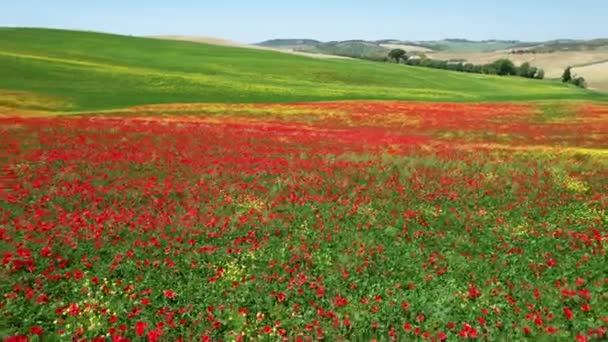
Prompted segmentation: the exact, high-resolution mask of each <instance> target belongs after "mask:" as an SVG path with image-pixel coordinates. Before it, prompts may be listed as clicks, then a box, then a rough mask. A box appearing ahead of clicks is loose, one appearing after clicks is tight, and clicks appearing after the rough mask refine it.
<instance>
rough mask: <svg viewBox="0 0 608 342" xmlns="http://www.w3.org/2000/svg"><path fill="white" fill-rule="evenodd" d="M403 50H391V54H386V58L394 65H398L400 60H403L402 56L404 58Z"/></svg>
mask: <svg viewBox="0 0 608 342" xmlns="http://www.w3.org/2000/svg"><path fill="white" fill-rule="evenodd" d="M405 53H406V52H405V50H403V49H393V50H391V52H389V53H388V56H389V57H390V58H391V59H392V60H394V61H395V63H399V61H400V60H401V58H403V56H405Z"/></svg>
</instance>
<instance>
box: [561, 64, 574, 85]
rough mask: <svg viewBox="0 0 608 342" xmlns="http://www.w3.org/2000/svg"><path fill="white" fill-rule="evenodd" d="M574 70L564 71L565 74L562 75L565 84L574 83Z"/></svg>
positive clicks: (568, 68)
mask: <svg viewBox="0 0 608 342" xmlns="http://www.w3.org/2000/svg"><path fill="white" fill-rule="evenodd" d="M571 69H572V68H570V67H567V68H566V70H564V73H563V74H562V82H564V83H568V82H571V81H572V71H571Z"/></svg>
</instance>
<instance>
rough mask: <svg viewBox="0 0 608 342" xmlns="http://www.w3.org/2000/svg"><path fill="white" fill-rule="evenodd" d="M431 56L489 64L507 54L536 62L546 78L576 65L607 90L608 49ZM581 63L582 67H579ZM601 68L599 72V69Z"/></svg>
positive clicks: (535, 64)
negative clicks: (590, 67) (588, 70)
mask: <svg viewBox="0 0 608 342" xmlns="http://www.w3.org/2000/svg"><path fill="white" fill-rule="evenodd" d="M428 56H429V57H430V58H436V59H442V60H451V59H456V60H466V61H468V62H471V63H474V64H487V63H492V62H493V61H495V60H497V59H501V58H508V59H510V60H512V61H513V62H514V63H515V64H517V65H520V64H522V63H525V62H529V63H530V64H532V65H533V66H536V67H539V68H543V69H544V70H545V76H546V77H547V78H559V77H561V75H562V74H563V72H564V69H566V68H567V67H569V66H571V67H575V70H578V69H581V70H580V71H577V72H578V73H579V74H581V75H583V76H585V78H586V79H587V81H588V82H589V83H590V84H591V85H592V86H593V87H594V88H596V89H599V90H602V91H608V87H606V84H607V83H608V76H607V75H608V72H607V70H608V69H605V68H606V65H608V64H607V63H605V62H608V49H598V50H589V51H558V52H553V53H536V54H511V53H510V51H496V52H476V53H466V52H464V53H454V52H437V53H429V54H428ZM594 64H597V66H596V67H593V68H592V69H590V71H591V72H586V71H585V69H586V68H584V66H588V65H594ZM577 66H581V67H580V68H576V67H577ZM596 71H599V72H596Z"/></svg>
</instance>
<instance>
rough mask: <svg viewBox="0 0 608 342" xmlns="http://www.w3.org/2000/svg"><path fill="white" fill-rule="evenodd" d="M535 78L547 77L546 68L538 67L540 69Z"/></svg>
mask: <svg viewBox="0 0 608 342" xmlns="http://www.w3.org/2000/svg"><path fill="white" fill-rule="evenodd" d="M535 78H537V79H539V80H542V79H544V78H545V70H543V69H538V71H537V72H536V75H535Z"/></svg>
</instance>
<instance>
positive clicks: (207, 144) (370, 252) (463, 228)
mask: <svg viewBox="0 0 608 342" xmlns="http://www.w3.org/2000/svg"><path fill="white" fill-rule="evenodd" d="M0 191H1V195H0V196H2V197H0V259H1V264H0V294H1V297H0V337H2V338H4V340H5V341H26V340H31V341H38V340H40V341H42V340H77V341H80V340H82V341H144V340H146V341H173V340H182V341H253V340H255V341H258V340H261V341H281V340H285V341H313V340H325V341H358V340H378V341H408V340H428V341H444V340H448V341H451V340H466V339H469V340H474V339H478V340H530V341H539V340H540V341H543V340H547V341H554V340H572V341H601V340H605V339H606V338H607V336H608V335H607V334H608V262H607V261H608V260H607V256H606V246H607V244H608V213H607V208H608V105H606V104H602V103H589V102H587V103H583V102H549V103H523V104H522V103H519V104H505V103H496V104H491V103H488V104H453V103H411V102H390V101H385V102H375V101H371V102H364V101H353V102H326V103H300V104H274V105H265V104H255V105H220V104H174V105H171V104H169V105H155V106H141V107H135V108H131V109H127V110H122V111H114V112H106V113H103V114H100V113H92V114H79V115H78V116H63V117H61V116H60V117H52V118H50V117H29V118H25V117H10V115H5V116H3V117H0Z"/></svg>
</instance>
